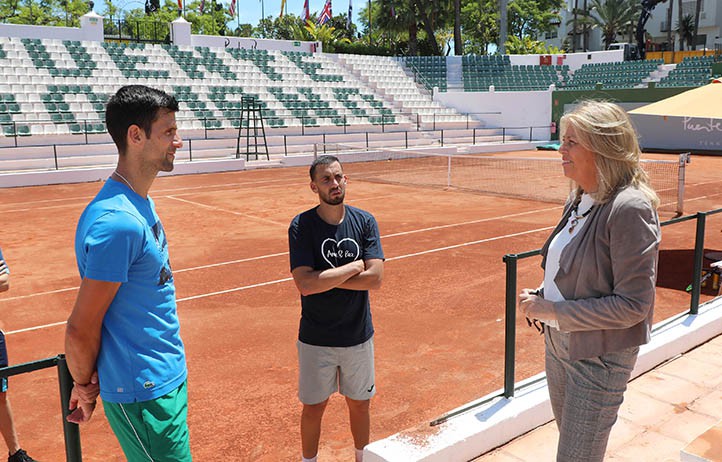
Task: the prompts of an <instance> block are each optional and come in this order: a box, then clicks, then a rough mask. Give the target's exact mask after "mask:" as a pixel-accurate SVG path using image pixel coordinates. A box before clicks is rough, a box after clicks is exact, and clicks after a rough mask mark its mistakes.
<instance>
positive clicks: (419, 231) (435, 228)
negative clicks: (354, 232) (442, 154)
mask: <svg viewBox="0 0 722 462" xmlns="http://www.w3.org/2000/svg"><path fill="white" fill-rule="evenodd" d="M560 208H562V206H561V205H558V206H556V207H550V208H548V209H537V210H529V211H526V212H519V213H512V214H510V215H502V216H499V217H491V218H479V219H478V220H471V221H462V222H460V223H452V224H450V225H439V226H431V227H429V228H421V229H415V230H412V231H403V232H400V233H393V234H387V235H385V236H381V238H385V237H396V236H404V235H407V234H414V233H421V232H424V231H433V230H437V229H444V228H451V227H454V226H463V225H473V224H476V223H484V222H487V221H494V220H502V219H505V218H514V217H520V216H523V215H531V214H534V213H537V212H548V211H549V210H555V209H560Z"/></svg>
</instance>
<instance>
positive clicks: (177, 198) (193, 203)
mask: <svg viewBox="0 0 722 462" xmlns="http://www.w3.org/2000/svg"><path fill="white" fill-rule="evenodd" d="M165 197H166V198H168V199H173V200H176V201H179V202H185V203H186V204H191V205H196V206H198V207H203V208H205V209H210V210H215V211H217V212H224V213H230V214H233V215H238V216H241V217H245V218H249V219H251V220H256V221H262V222H264V223H271V224H274V225H277V226H283V227H284V228H286V227H288V223H280V222H278V221H274V220H269V219H267V218H260V217H256V216H253V215H249V214H247V213H243V212H236V211H234V210H228V209H224V208H221V207H216V206H214V205H206V204H201V203H200V202H195V201H189V200H188V199H181V198H180V197H175V196H165Z"/></svg>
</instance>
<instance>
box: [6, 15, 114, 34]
mask: <svg viewBox="0 0 722 462" xmlns="http://www.w3.org/2000/svg"><path fill="white" fill-rule="evenodd" d="M80 24H81V27H56V26H29V25H25V24H0V37H17V38H33V39H55V40H78V41H83V40H88V41H98V40H99V39H100V40H102V38H103V17H102V16H99V15H98V14H96V13H94V12H92V11H91V12H90V13H88V14H86V15H84V16H83V17H81V18H80ZM98 30H100V34H98Z"/></svg>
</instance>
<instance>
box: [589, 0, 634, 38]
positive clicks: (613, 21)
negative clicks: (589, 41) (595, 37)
mask: <svg viewBox="0 0 722 462" xmlns="http://www.w3.org/2000/svg"><path fill="white" fill-rule="evenodd" d="M591 6H592V7H591V9H590V11H589V12H588V13H587V15H586V17H587V18H588V19H589V21H590V24H591V28H592V29H595V28H599V29H601V30H602V36H603V38H604V46H605V48H608V47H609V45H611V44H612V43H614V42H615V41H616V38H617V32H619V31H621V30H624V28H625V27H626V26H627V25H628V24H629V23H630V22H631V21H632V18H633V17H634V10H633V9H632V8H631V7H630V5H629V3H628V2H627V1H626V0H606V1H604V0H592V2H591Z"/></svg>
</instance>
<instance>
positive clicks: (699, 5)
mask: <svg viewBox="0 0 722 462" xmlns="http://www.w3.org/2000/svg"><path fill="white" fill-rule="evenodd" d="M701 11H702V0H697V4H696V5H695V7H694V38H693V42H692V43H693V46H694V49H695V50H696V49H697V32H698V31H699V13H700V12H701Z"/></svg>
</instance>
